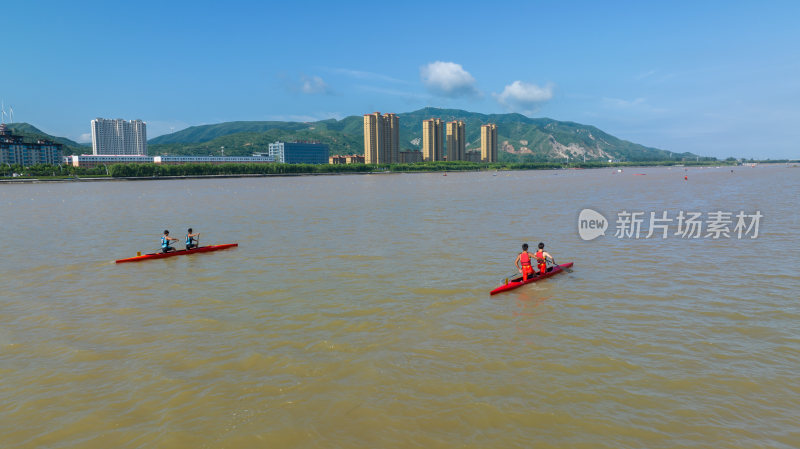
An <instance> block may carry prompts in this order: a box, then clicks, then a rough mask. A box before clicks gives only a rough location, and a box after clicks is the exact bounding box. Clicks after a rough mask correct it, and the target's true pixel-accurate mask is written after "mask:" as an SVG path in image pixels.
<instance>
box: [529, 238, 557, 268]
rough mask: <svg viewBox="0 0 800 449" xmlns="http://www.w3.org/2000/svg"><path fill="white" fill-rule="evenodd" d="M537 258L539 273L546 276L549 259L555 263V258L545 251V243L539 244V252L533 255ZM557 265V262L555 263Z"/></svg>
mask: <svg viewBox="0 0 800 449" xmlns="http://www.w3.org/2000/svg"><path fill="white" fill-rule="evenodd" d="M533 257H534V258H536V265H537V267H538V268H539V273H541V274H544V273H545V272H546V271H547V259H550V262H553V256H551V255H550V253H548V252H547V251H545V250H544V243H539V250H538V251H536V254H534V255H533ZM553 263H555V262H553Z"/></svg>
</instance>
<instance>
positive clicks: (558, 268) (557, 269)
mask: <svg viewBox="0 0 800 449" xmlns="http://www.w3.org/2000/svg"><path fill="white" fill-rule="evenodd" d="M572 264H573V262H568V263H562V264H561V265H555V266H552V267H550V268H548V269H547V271H546V272H545V273H544V274H537V275H536V276H530V277H529V278H528V280H527V281H523V280H522V275H521V274H520V275H519V276H515V277H514V278H512V279H508V280H507V282H506V283H505V284H503V285H501V286H499V287H497V288H496V289H494V290H492V291H491V292H489V294H490V295H496V294H498V293H502V292H507V291H509V290H514V289H515V288H519V287H522V286H523V285H525V284H530V283H531V282H537V281H541V280H542V279H546V278H549V277H550V276H555V275H557V274H558V273H561V272H563V271H564V270H567V269H569V268H572Z"/></svg>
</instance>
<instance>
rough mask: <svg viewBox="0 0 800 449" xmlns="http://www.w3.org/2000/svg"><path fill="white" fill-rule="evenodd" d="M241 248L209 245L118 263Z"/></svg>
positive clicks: (235, 244) (231, 244)
mask: <svg viewBox="0 0 800 449" xmlns="http://www.w3.org/2000/svg"><path fill="white" fill-rule="evenodd" d="M237 246H239V244H238V243H226V244H224V245H208V246H201V247H198V248H192V249H184V250H179V251H170V252H168V253H150V254H142V255H141V256H136V257H129V258H127V259H119V260H117V261H116V262H117V263H125V262H139V261H141V260H150V259H163V258H165V257H172V256H184V255H186V254H194V253H207V252H209V251H219V250H221V249H228V248H233V247H237Z"/></svg>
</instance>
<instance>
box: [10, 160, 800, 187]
mask: <svg viewBox="0 0 800 449" xmlns="http://www.w3.org/2000/svg"><path fill="white" fill-rule="evenodd" d="M756 163H757V164H758V165H784V164H786V165H788V164H791V162H790V163H786V162H775V163H772V162H756ZM746 165H747V164H745V165H743V166H746ZM722 166H725V167H736V166H738V165H734V164H733V163H730V162H726V161H716V162H715V163H706V164H692V165H683V164H672V165H655V164H647V163H645V164H642V165H625V164H624V163H621V164H618V165H617V164H613V165H612V164H609V165H604V166H600V167H560V168H554V167H542V168H505V169H498V170H500V171H504V172H509V171H531V170H598V169H608V168H611V169H613V168H619V167H623V168H651V167H686V168H689V167H691V168H708V167H722ZM492 170H494V169H474V170H414V171H405V170H399V171H389V170H378V171H363V172H361V171H343V172H323V173H254V174H245V173H242V174H219V175H176V176H118V177H114V176H89V177H40V178H29V177H26V178H0V184H35V183H59V182H101V181H163V180H185V179H225V178H269V177H296V176H339V175H391V174H410V173H445V172H448V171H449V172H451V173H458V172H478V171H487V172H488V171H492Z"/></svg>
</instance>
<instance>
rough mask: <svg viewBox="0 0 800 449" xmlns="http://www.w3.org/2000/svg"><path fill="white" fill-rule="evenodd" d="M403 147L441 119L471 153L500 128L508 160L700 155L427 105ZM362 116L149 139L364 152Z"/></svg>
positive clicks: (406, 126)
mask: <svg viewBox="0 0 800 449" xmlns="http://www.w3.org/2000/svg"><path fill="white" fill-rule="evenodd" d="M398 116H399V119H400V148H401V150H420V149H421V145H422V143H421V142H422V121H423V120H426V119H429V118H440V119H442V120H444V121H445V122H447V121H452V120H462V121H464V124H465V137H466V140H467V151H469V150H479V149H480V126H481V125H484V124H487V123H495V124H497V126H498V145H499V146H500V151H499V158H500V160H501V161H507V162H537V161H551V160H559V159H561V160H566V159H567V158H570V159H581V160H582V159H583V158H584V156H585V158H586V160H607V159H620V160H628V161H643V160H669V159H673V160H680V159H681V158H695V157H696V155H694V154H691V153H674V152H670V151H666V150H661V149H658V148H652V147H645V146H643V145H639V144H636V143H633V142H629V141H626V140H622V139H618V138H616V137H614V136H612V135H610V134H607V133H605V132H603V131H602V130H600V129H598V128H596V127H594V126H590V125H582V124H579V123H574V122H563V121H558V120H552V119H548V118H535V119H534V118H529V117H526V116H524V115H521V114H479V113H474V112H468V111H463V110H459V109H438V108H424V109H420V110H418V111H414V112H408V113H400V114H398ZM363 132H364V131H363V119H362V117H361V116H350V117H346V118H344V119H342V120H335V119H329V120H321V121H317V122H306V123H302V122H274V121H272V122H228V123H219V124H214V125H203V126H193V127H190V128H187V129H184V130H181V131H178V132H175V133H172V134H168V135H164V136H160V137H156V138H154V139H152V140H150V141H149V145H148V148H149V152H150V153H151V154H181V155H219V154H221V152H222V148H223V147H224V150H225V155H230V156H234V155H237V156H238V155H249V154H251V153H253V152H262V151H267V148H268V145H269V143H271V142H275V141H277V140H282V141H294V140H298V141H303V140H314V141H319V142H322V143H326V144H328V145H329V146H330V149H331V154H362V153H363V151H364V140H363V139H364V137H363Z"/></svg>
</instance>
